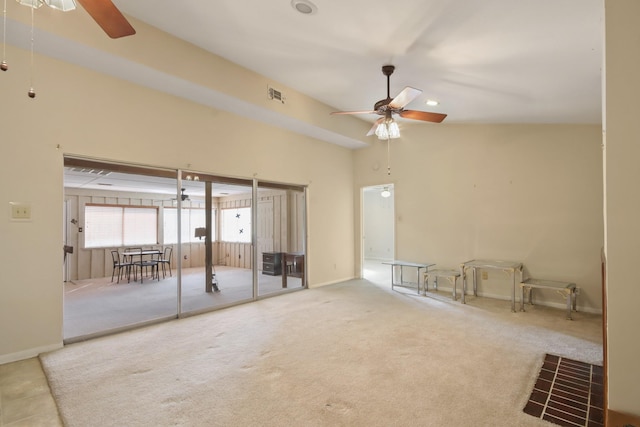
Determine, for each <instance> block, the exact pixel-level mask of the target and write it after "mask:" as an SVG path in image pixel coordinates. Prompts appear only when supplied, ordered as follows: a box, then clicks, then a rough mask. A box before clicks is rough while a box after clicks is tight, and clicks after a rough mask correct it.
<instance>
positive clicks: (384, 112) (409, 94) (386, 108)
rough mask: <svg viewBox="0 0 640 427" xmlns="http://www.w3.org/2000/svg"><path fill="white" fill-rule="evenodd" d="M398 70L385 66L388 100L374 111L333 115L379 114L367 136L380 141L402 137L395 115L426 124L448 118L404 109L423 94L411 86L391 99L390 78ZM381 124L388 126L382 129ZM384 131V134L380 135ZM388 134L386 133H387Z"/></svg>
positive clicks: (335, 112) (374, 108)
mask: <svg viewBox="0 0 640 427" xmlns="http://www.w3.org/2000/svg"><path fill="white" fill-rule="evenodd" d="M395 69H396V67H395V66H393V65H383V66H382V74H384V75H385V76H387V98H386V99H381V100H380V101H378V102H376V103H375V105H374V106H373V110H368V111H334V112H332V113H331V114H378V115H379V116H382V117H380V118H379V119H378V120H376V122H375V123H374V124H373V127H372V128H371V130H369V133H367V136H369V135H373V134H374V133H375V134H376V135H378V137H379V138H380V139H388V138H397V137H399V136H400V131H399V130H398V127H397V124H395V121H394V120H393V115H394V114H397V115H399V116H400V117H402V118H405V119H413V120H422V121H424V122H433V123H440V122H442V121H443V120H444V118H445V117H447V115H446V114H441V113H430V112H427V111H417V110H405V109H404V107H405V106H406V105H408V104H409V103H410V102H411V101H413V100H414V99H415V98H416V97H417V96H418V95H420V94H421V93H422V91H421V90H420V89H416V88H413V87H410V86H407V87H405V88H404V89H403V90H402V92H400V93H399V94H398V95H397V96H396V97H395V98H393V99H392V98H391V95H390V94H389V91H390V90H389V81H390V76H391V74H393V71H394V70H395ZM381 124H386V126H383V128H384V129H381V126H380V125H381ZM380 131H382V134H380ZM385 132H386V133H385Z"/></svg>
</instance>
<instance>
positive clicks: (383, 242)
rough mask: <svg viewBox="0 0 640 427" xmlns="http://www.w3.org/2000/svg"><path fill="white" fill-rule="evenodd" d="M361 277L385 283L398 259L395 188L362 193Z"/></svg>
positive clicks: (377, 187) (381, 187) (385, 186)
mask: <svg viewBox="0 0 640 427" xmlns="http://www.w3.org/2000/svg"><path fill="white" fill-rule="evenodd" d="M361 196H362V245H361V261H362V263H361V265H362V271H361V277H362V278H363V279H367V280H371V281H381V280H384V277H386V276H387V275H388V274H389V271H388V268H389V266H387V265H383V264H382V262H383V261H390V260H393V259H394V257H395V191H394V185H393V184H383V185H375V186H371V187H364V188H363V189H362V193H361Z"/></svg>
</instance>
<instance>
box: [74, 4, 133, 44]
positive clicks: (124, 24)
mask: <svg viewBox="0 0 640 427" xmlns="http://www.w3.org/2000/svg"><path fill="white" fill-rule="evenodd" d="M78 3H80V4H81V5H82V7H83V8H84V10H86V11H87V13H88V14H89V15H91V17H92V18H93V19H94V20H95V21H96V22H97V23H98V25H100V27H102V29H103V30H104V32H105V33H107V35H108V36H109V37H111V38H112V39H117V38H119V37H125V36H131V35H134V34H135V33H136V30H134V29H133V27H132V26H131V24H129V21H127V19H126V18H125V17H124V15H122V13H121V12H120V11H119V10H118V8H117V7H116V6H115V5H114V4H113V3H112V2H111V0H78Z"/></svg>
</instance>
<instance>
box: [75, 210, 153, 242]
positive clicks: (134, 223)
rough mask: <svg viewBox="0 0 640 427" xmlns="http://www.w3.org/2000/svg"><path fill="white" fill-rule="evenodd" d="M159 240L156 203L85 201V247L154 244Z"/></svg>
mask: <svg viewBox="0 0 640 427" xmlns="http://www.w3.org/2000/svg"><path fill="white" fill-rule="evenodd" d="M157 243H158V208H157V207H153V206H149V207H146V206H114V205H95V204H87V205H85V208H84V246H85V248H103V247H118V246H132V245H155V244H157Z"/></svg>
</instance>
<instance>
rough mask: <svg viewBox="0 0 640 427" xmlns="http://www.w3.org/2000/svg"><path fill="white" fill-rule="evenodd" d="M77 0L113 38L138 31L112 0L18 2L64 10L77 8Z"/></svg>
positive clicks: (39, 0)
mask: <svg viewBox="0 0 640 427" xmlns="http://www.w3.org/2000/svg"><path fill="white" fill-rule="evenodd" d="M76 2H78V3H80V5H81V6H82V7H83V8H84V10H86V11H87V13H88V14H89V15H90V16H91V17H92V18H93V19H94V20H95V21H96V22H97V23H98V25H100V27H102V29H103V30H104V32H105V33H107V35H108V36H109V37H111V38H112V39H117V38H119V37H125V36H131V35H133V34H135V33H136V30H134V29H133V27H132V26H131V24H130V23H129V21H127V19H126V18H125V17H124V15H122V13H121V12H120V11H119V10H118V8H117V7H116V6H115V5H114V4H113V3H112V2H111V0H18V3H20V4H22V5H24V6H29V7H32V8H34V9H37V8H39V7H40V6H42V5H43V4H46V5H47V6H49V7H51V8H53V9H58V10H61V11H63V12H67V11H71V10H74V9H75V8H76Z"/></svg>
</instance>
